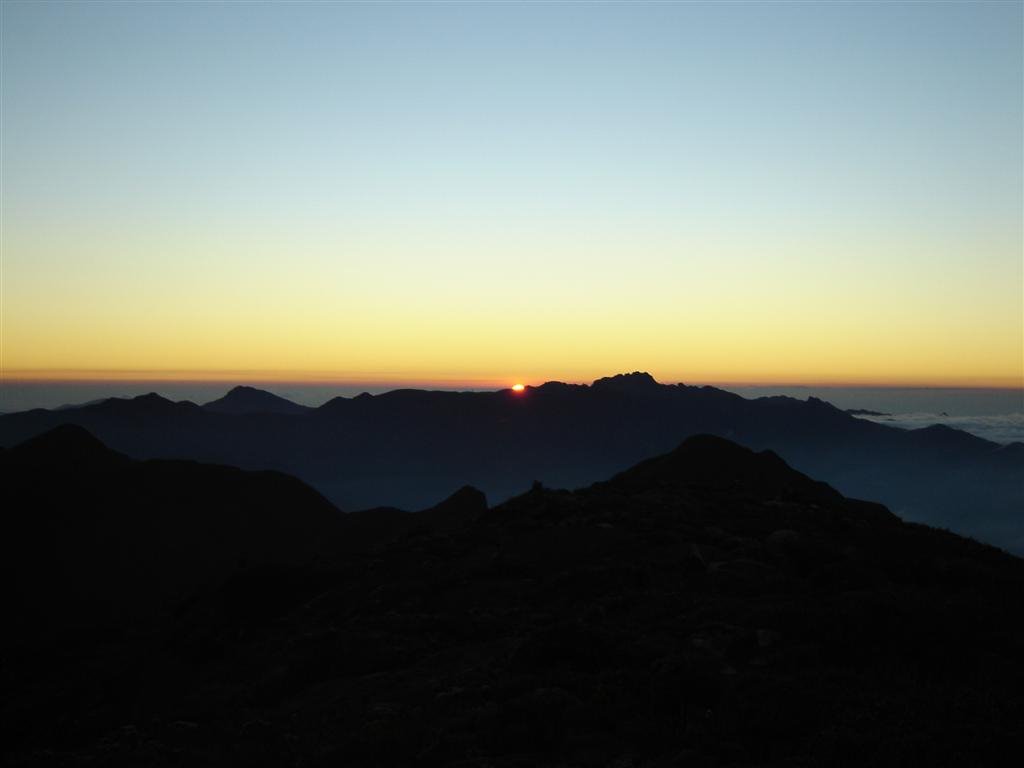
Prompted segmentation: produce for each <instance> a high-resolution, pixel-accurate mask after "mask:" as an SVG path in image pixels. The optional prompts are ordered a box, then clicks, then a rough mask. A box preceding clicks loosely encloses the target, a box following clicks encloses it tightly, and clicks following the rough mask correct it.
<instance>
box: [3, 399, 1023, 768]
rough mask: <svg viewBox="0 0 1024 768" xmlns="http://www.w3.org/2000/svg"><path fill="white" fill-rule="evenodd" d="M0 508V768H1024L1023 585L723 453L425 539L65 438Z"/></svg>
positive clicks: (453, 504)
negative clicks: (0, 612)
mask: <svg viewBox="0 0 1024 768" xmlns="http://www.w3.org/2000/svg"><path fill="white" fill-rule="evenodd" d="M627 381H628V380H627ZM623 383H626V382H622V381H619V382H615V383H614V384H613V385H612V389H611V390H608V391H613V390H615V387H619V386H621V384H623ZM645 386H649V385H645ZM603 387H604V385H602V386H600V387H598V388H597V390H598V391H601V390H602V388H603ZM592 391H593V390H592V389H588V388H583V389H582V390H576V389H571V390H568V393H569V394H567V396H570V397H579V396H585V395H581V392H583V393H586V392H592ZM618 391H619V392H622V391H623V390H621V389H619V390H618ZM625 391H626V392H630V393H631V392H632V390H629V389H627V390H625ZM650 391H651V392H652V393H656V396H658V397H674V396H675V395H674V394H667V395H663V394H662V390H653V389H651V390H650ZM555 392H558V393H562V394H566V393H565V392H563V390H561V389H560V388H556V389H555ZM531 394H536V392H534V393H531ZM416 397H425V398H427V399H428V400H429V399H430V398H431V396H430V395H429V394H427V393H420V394H419V395H416ZM493 397H504V395H501V394H499V395H497V396H487V397H486V398H484V399H483V400H482V401H481V402H483V403H485V404H486V403H488V402H493V401H490V400H488V399H487V398H493ZM601 397H604V396H603V395H602V396H601ZM374 399H376V398H374ZM150 402H151V404H152V405H153V407H156V408H160V409H164V408H171V409H174V411H175V412H179V411H180V412H181V413H191V412H193V409H194V408H195V406H190V407H181V408H179V407H178V406H174V405H173V404H171V405H165V404H161V403H159V402H158V401H150ZM451 402H456V403H459V404H460V405H459V406H458V407H459V408H461V407H462V405H461V403H462V400H461V398H459V397H456V398H453V399H452V400H451ZM499 402H500V401H499ZM524 405H525V402H523V401H517V402H516V404H515V405H514V406H508V407H509V408H518V407H523V406H524ZM819 407H820V406H819ZM199 412H200V413H204V412H203V411H201V410H200V411H199ZM300 418H306V417H304V416H303V417H300ZM246 421H247V420H243V422H246ZM956 444H957V443H954V445H956ZM0 483H2V487H3V488H4V500H5V504H4V508H3V513H2V514H3V522H4V536H3V537H2V538H0V548H2V566H0V567H2V569H3V571H2V576H3V578H2V579H0V597H2V599H3V601H4V606H5V611H4V615H5V631H4V633H3V634H2V636H0V654H2V658H3V661H4V663H3V665H0V687H2V689H3V691H4V696H3V697H2V700H0V740H2V743H3V753H4V763H5V765H11V766H50V765H68V766H79V765H81V766H84V765H118V766H120V765H123V766H136V765H245V766H268V767H269V766H281V765H347V766H374V767H375V768H376V767H378V766H384V767H388V766H395V767H397V766H402V767H403V768H405V766H471V765H472V766H478V765H491V766H506V767H509V768H511V767H513V766H524V767H525V766H539V767H540V768H545V767H547V768H555V767H556V766H593V767H594V768H598V767H600V766H609V765H621V766H626V765H631V766H650V767H652V768H653V767H654V766H669V765H758V766H779V767H780V768H781V767H782V766H794V765H822V766H824V765H828V766H890V765H929V766H960V765H985V766H1003V765H1006V766H1009V765H1015V764H1016V763H1015V759H1016V758H1018V757H1019V755H1020V754H1021V750H1022V748H1024V728H1022V726H1021V723H1024V693H1022V691H1024V687H1022V686H1021V681H1022V680H1024V614H1022V613H1021V611H1020V606H1021V605H1022V603H1024V561H1022V560H1020V559H1018V558H1015V557H1012V556H1010V555H1007V554H1005V553H1002V552H1000V551H998V550H996V549H993V548H991V547H987V546H984V545H981V544H977V543H975V542H971V541H968V540H965V539H962V538H960V537H958V536H955V535H953V534H950V533H947V532H942V531H937V530H934V529H930V528H926V527H923V526H919V525H914V524H906V523H903V522H901V521H900V520H899V519H898V518H897V517H896V516H894V515H893V514H891V513H890V512H889V511H888V510H887V509H886V508H885V507H883V506H881V505H878V504H874V503H869V502H863V501H854V500H852V499H848V498H845V497H844V496H842V495H841V494H840V493H838V492H837V491H836V490H834V489H833V488H831V487H830V486H828V485H826V484H824V483H822V482H818V481H816V480H813V479H811V478H809V477H807V476H806V475H804V474H801V473H799V472H797V471H795V470H794V469H792V468H791V467H789V466H788V465H787V464H786V462H784V461H783V460H782V459H781V458H780V457H779V456H778V455H777V454H775V453H773V452H770V451H766V452H760V453H755V452H753V451H750V450H748V449H745V448H743V447H741V446H738V445H736V444H734V443H731V442H729V441H727V440H724V439H721V438H717V437H713V436H709V435H700V436H694V437H691V438H689V439H687V440H686V441H684V442H683V443H682V444H680V445H678V446H677V447H675V448H674V449H673V450H671V451H670V452H668V453H666V454H663V455H659V456H655V457H652V458H649V459H647V460H645V461H643V462H641V463H639V464H637V465H636V466H634V467H632V468H630V469H627V470H625V471H623V472H621V473H619V474H617V475H615V476H614V477H612V478H611V479H610V480H605V481H602V482H599V483H596V484H594V485H592V486H590V487H587V488H584V489H582V490H577V491H564V490H552V489H548V488H545V487H543V486H542V485H539V484H538V485H534V486H533V487H532V488H531V489H530V490H528V491H527V492H526V493H523V494H521V495H519V496H516V497H515V498H512V499H510V500H508V501H506V502H505V503H503V504H500V505H497V506H494V507H489V506H488V504H487V502H486V500H485V498H484V496H483V494H482V493H480V491H478V490H475V489H473V488H468V487H464V488H462V489H461V490H459V491H458V492H457V493H455V494H454V495H453V496H452V497H450V498H449V499H447V500H446V501H444V502H443V503H441V504H439V505H437V506H435V507H433V508H432V509H429V510H425V511H423V512H419V513H415V514H412V513H402V512H398V511H395V510H387V509H378V510H371V511H367V512H362V513H353V514H343V513H341V512H339V511H338V510H336V509H334V508H333V507H332V506H331V504H330V503H329V502H327V501H326V500H325V499H324V498H323V497H321V496H320V495H319V494H318V493H316V492H315V491H314V490H312V489H311V488H309V487H308V486H306V485H304V484H303V483H301V482H300V481H298V480H295V479H294V478H290V477H287V476H285V475H281V474H278V473H273V472H245V471H240V470H238V469H234V468H230V467H223V466H210V465H206V464H199V463H195V462H188V461H166V460H155V461H144V462H139V461H134V460H131V459H128V458H126V457H125V456H123V455H121V454H118V453H115V452H113V451H111V450H109V449H107V448H105V447H104V446H103V445H102V444H100V443H99V442H98V441H97V440H96V439H95V438H93V437H92V436H91V435H89V434H88V433H87V432H86V431H84V430H83V429H81V428H79V427H74V426H63V427H60V428H58V429H56V430H55V431H50V432H47V433H44V434H42V435H39V436H37V437H35V438H32V439H31V440H29V441H27V442H25V443H23V444H21V445H18V446H15V447H14V448H12V449H10V450H6V449H4V450H0Z"/></svg>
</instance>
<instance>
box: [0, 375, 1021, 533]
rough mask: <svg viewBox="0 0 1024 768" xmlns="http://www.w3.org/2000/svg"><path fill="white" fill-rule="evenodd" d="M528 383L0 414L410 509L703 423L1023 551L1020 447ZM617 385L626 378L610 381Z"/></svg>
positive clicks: (788, 410)
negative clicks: (320, 400) (232, 409)
mask: <svg viewBox="0 0 1024 768" xmlns="http://www.w3.org/2000/svg"><path fill="white" fill-rule="evenodd" d="M598 382H606V383H604V384H600V385H596V383H595V385H591V386H588V385H573V384H563V383H557V382H547V383H545V384H542V385H540V386H538V387H527V388H526V390H525V391H524V392H521V393H517V392H513V391H511V390H508V389H506V390H499V391H494V392H431V391H425V390H411V389H405V390H395V391H392V392H388V393H384V394H381V395H374V396H359V397H355V398H341V397H339V398H334V399H332V400H330V401H328V402H327V403H325V404H323V405H322V406H320V407H319V408H316V409H311V410H309V411H307V412H305V413H301V414H293V415H289V414H280V413H249V414H225V413H217V412H214V411H211V410H209V409H207V408H206V407H201V406H196V405H194V404H185V403H177V404H175V403H171V402H170V401H167V400H164V399H162V398H161V399H154V398H150V399H148V400H147V399H136V400H120V401H116V402H115V401H107V402H106V403H105V404H101V405H98V406H89V407H85V408H79V409H75V410H71V411H61V412H52V411H32V412H24V413H16V414H7V415H4V416H0V445H11V444H13V443H15V442H19V441H20V440H23V439H25V438H27V437H30V436H31V435H33V434H38V433H39V432H41V431H44V430H45V429H48V428H51V427H53V426H57V425H58V424H60V423H65V422H73V423H78V424H80V425H81V426H83V427H85V428H86V429H89V430H90V431H91V432H93V433H94V434H96V435H97V436H98V437H99V438H100V439H102V440H103V441H104V442H105V443H106V444H108V445H110V446H111V447H113V448H114V449H116V450H118V451H120V452H122V453H125V454H127V455H129V456H132V457H134V458H193V459H199V460H203V461H209V462H214V463H222V464H231V465H235V466H240V467H243V468H247V469H275V470H280V471H283V472H287V473H289V474H294V475H296V476H298V477H300V478H301V479H302V480H304V481H305V482H307V483H310V484H311V485H313V486H314V487H316V488H317V489H318V490H319V491H320V492H321V493H323V494H325V495H326V496H327V497H328V498H330V499H331V500H332V501H333V502H334V503H335V504H336V505H337V506H339V507H341V508H344V509H360V508H363V509H365V508H370V507H399V508H406V509H408V508H412V509H422V508H424V507H426V506H428V505H430V504H433V503H435V501H436V499H438V498H441V497H443V496H444V495H445V494H446V493H449V492H450V490H451V488H455V487H459V486H460V485H462V484H464V483H467V482H468V483H470V484H472V485H474V486H476V487H478V488H480V489H481V490H482V491H483V492H484V493H486V495H487V497H488V498H490V499H492V500H495V501H501V500H502V499H505V498H509V497H510V496H512V495H513V494H515V493H518V492H519V491H520V490H521V489H522V488H524V487H528V486H529V485H530V483H532V482H533V481H534V480H539V481H541V482H543V483H544V484H546V485H549V486H554V487H568V488H573V487H582V486H585V485H587V484H588V483H592V482H595V481H598V480H601V479H603V478H608V477H611V476H612V475H613V474H615V473H616V472H620V471H622V470H624V469H626V468H627V467H630V466H632V465H634V464H636V463H638V462H639V461H641V460H643V459H645V458H649V457H651V456H655V455H659V454H662V453H665V452H668V451H670V450H672V449H673V448H675V447H676V446H677V445H678V444H679V442H680V441H681V440H682V439H684V438H685V437H687V436H688V435H693V434H698V433H708V434H715V435H718V436H720V437H724V438H727V439H729V440H732V441H734V442H739V443H741V444H743V445H746V446H747V447H749V448H752V449H756V450H763V449H771V450H773V451H775V452H776V453H777V454H778V455H779V456H781V457H782V458H783V459H784V460H785V461H786V462H787V463H789V464H790V465H792V466H794V467H796V468H797V469H798V470H800V471H801V472H804V473H805V474H808V475H810V476H812V477H815V478H819V479H821V480H823V481H825V482H828V483H830V484H831V485H833V486H834V487H835V488H837V489H838V490H839V491H840V492H842V493H844V494H847V495H851V496H856V497H859V498H866V499H872V500H874V501H879V502H881V503H885V504H887V505H888V506H889V507H890V508H892V509H894V510H896V511H897V513H898V514H900V515H901V516H902V517H904V518H906V519H910V520H918V521H922V522H928V523H931V524H934V525H941V526H945V527H949V528H951V529H953V530H957V531H962V532H964V533H967V534H969V535H973V536H976V537H979V538H982V539H984V540H987V541H990V542H993V543H996V544H998V545H1000V546H1004V547H1007V548H1009V549H1012V550H1014V551H1020V552H1024V519H1022V516H1021V514H1020V510H1021V509H1024V489H1022V487H1021V486H1022V484H1021V483H1020V482H1019V477H1020V475H1021V473H1024V447H1018V448H1016V449H1015V448H1014V446H1013V445H1011V446H1001V445H999V444H996V443H990V442H988V441H985V440H983V439H981V438H975V437H973V436H970V435H969V434H968V433H965V432H960V431H956V430H942V429H940V430H935V429H932V430H927V429H926V430H910V431H908V430H902V429H899V428H896V427H892V426H888V425H884V424H878V423H875V422H872V421H869V420H864V419H858V418H856V417H855V416H852V415H850V414H848V413H845V412H843V411H842V410H840V409H838V408H836V407H835V406H833V405H831V404H829V403H827V402H825V401H822V400H818V399H808V400H797V399H794V398H789V397H781V396H777V397H768V398H757V399H747V398H744V397H741V396H740V395H738V394H735V393H731V392H728V391H725V390H721V389H717V388H714V387H706V386H700V387H695V386H688V385H685V384H677V385H666V384H659V383H657V382H655V381H654V380H653V378H651V377H650V376H649V375H648V374H644V373H642V372H634V373H633V374H623V375H620V376H619V378H616V377H606V379H599V380H598ZM622 385H624V386H622Z"/></svg>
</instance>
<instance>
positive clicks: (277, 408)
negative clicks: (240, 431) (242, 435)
mask: <svg viewBox="0 0 1024 768" xmlns="http://www.w3.org/2000/svg"><path fill="white" fill-rule="evenodd" d="M203 409H204V410H207V411H214V412H216V413H238V414H245V413H285V414H290V415H295V414H299V413H305V412H306V411H308V410H310V408H308V407H306V406H305V405H299V404H298V403H293V402H292V401H291V400H286V399H285V398H283V397H279V396H278V395H275V394H273V393H271V392H265V391H264V390H262V389H256V388H254V387H245V386H239V387H234V388H233V389H232V390H231V391H230V392H228V393H227V394H226V395H224V397H222V398H219V399H217V400H213V401H211V402H209V403H206V405H204V406H203Z"/></svg>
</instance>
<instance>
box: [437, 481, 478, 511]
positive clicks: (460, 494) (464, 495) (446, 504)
mask: <svg viewBox="0 0 1024 768" xmlns="http://www.w3.org/2000/svg"><path fill="white" fill-rule="evenodd" d="M440 510H445V511H456V510H457V511H461V512H473V513H477V512H486V511H487V496H485V495H484V492H483V491H481V490H479V489H477V488H474V487H473V486H472V485H464V486H462V487H461V488H459V490H457V491H456V492H455V493H453V494H452V495H451V496H449V497H448V498H447V499H445V500H444V501H442V502H441V503H440V504H438V505H437V506H436V507H434V508H433V510H428V511H440Z"/></svg>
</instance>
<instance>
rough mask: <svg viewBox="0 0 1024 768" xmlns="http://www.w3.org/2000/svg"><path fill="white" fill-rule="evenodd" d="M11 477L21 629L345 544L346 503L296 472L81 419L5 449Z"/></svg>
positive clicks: (13, 587) (12, 569)
mask: <svg viewBox="0 0 1024 768" xmlns="http://www.w3.org/2000/svg"><path fill="white" fill-rule="evenodd" d="M0 486H2V487H3V493H4V512H3V517H2V519H3V528H4V535H3V537H2V543H0V559H2V563H3V565H2V568H3V571H4V582H5V583H4V587H3V589H4V591H8V590H9V592H8V595H9V597H11V598H12V600H10V601H8V602H7V603H6V606H7V611H6V619H7V622H9V623H8V624H7V630H6V631H7V632H9V633H11V634H12V635H17V634H18V633H19V632H30V633H34V632H38V630H39V629H40V628H41V627H42V626H43V625H45V624H46V623H47V622H49V621H51V620H54V621H57V622H59V623H61V624H64V625H67V624H68V623H69V622H77V623H78V624H79V625H80V626H81V627H83V628H84V631H94V630H99V629H102V628H103V627H106V626H109V625H116V624H118V623H120V622H121V621H122V620H123V618H124V617H125V616H127V615H130V616H143V615H148V616H157V615H159V614H160V612H161V611H162V610H163V609H164V608H165V607H166V605H167V604H168V602H169V601H171V600H180V599H183V598H184V597H186V596H187V595H189V594H191V592H192V591H194V590H195V589H196V587H198V586H199V585H202V584H209V583H213V582H216V581H217V580H219V579H223V578H226V577H227V576H228V575H229V574H230V573H232V572H233V571H235V570H236V569H238V568H240V567H246V566H249V565H257V564H271V563H277V564H284V563H288V564H303V563H312V562H315V561H316V560H317V558H320V557H323V556H324V555H325V554H332V555H333V554H335V553H336V552H337V551H338V549H339V547H340V546H342V544H343V525H342V522H343V517H344V516H343V515H342V513H341V512H339V511H338V510H337V509H335V508H334V507H333V506H332V505H331V504H330V502H328V501H327V500H325V499H324V498H323V497H322V496H320V494H318V493H317V492H316V491H314V490H313V489H311V488H309V487H308V486H306V485H304V484H303V483H301V482H300V481H298V480H296V479H294V478H292V477H288V476H286V475H282V474H278V473H275V472H245V471H242V470H239V469H236V468H233V467H221V466H210V465H203V464H196V463H194V462H186V461H147V462H136V461H133V460H131V459H128V458H127V457H125V456H123V455H121V454H118V453H115V452H113V451H110V450H108V449H107V448H106V447H105V446H103V445H102V444H101V443H100V442H99V441H98V440H96V439H95V438H94V437H92V435H90V434H89V433H88V432H86V431H85V430H84V429H82V428H80V427H76V426H63V427H59V428H57V429H55V430H53V431H51V432H47V433H45V434H43V435H40V436H38V437H35V438H33V439H31V440H29V441H28V442H26V443H24V444H22V445H20V446H18V447H16V448H14V449H13V450H9V451H4V452H3V453H2V455H0Z"/></svg>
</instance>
